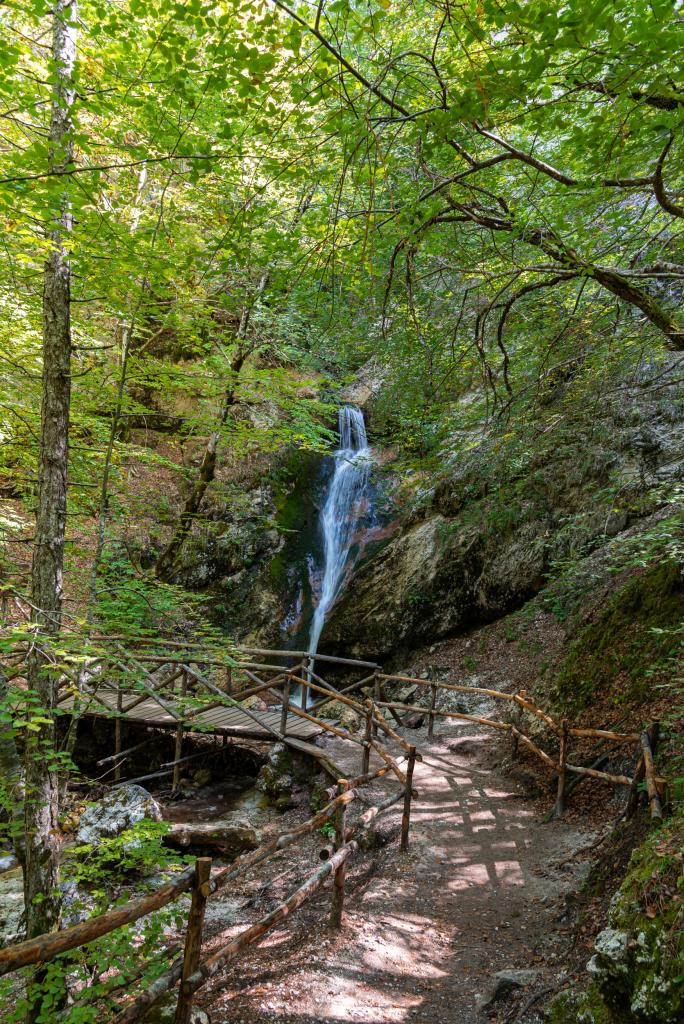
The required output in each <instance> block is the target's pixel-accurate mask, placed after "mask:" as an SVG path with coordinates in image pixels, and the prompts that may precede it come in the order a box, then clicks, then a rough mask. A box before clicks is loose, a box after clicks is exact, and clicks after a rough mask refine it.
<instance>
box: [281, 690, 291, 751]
mask: <svg viewBox="0 0 684 1024" xmlns="http://www.w3.org/2000/svg"><path fill="white" fill-rule="evenodd" d="M289 710H290V677H289V676H288V677H287V679H286V680H285V685H284V686H283V709H282V711H281V712H280V731H281V732H282V734H283V736H287V713H288V711H289Z"/></svg>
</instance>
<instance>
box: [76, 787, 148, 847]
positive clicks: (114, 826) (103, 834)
mask: <svg viewBox="0 0 684 1024" xmlns="http://www.w3.org/2000/svg"><path fill="white" fill-rule="evenodd" d="M145 819H147V820H148V821H161V820H162V813H161V808H160V807H159V804H158V803H157V801H156V800H155V799H154V797H153V796H152V795H151V794H150V793H148V792H147V790H146V789H143V787H142V786H137V785H135V784H133V783H129V784H127V785H125V786H120V787H119V788H118V789H113V790H112V791H111V793H107V795H106V796H104V797H103V798H102V799H101V800H98V801H97V802H96V803H94V804H91V805H90V807H88V808H87V809H86V810H85V811H84V813H83V814H82V815H81V820H80V822H79V826H78V832H77V833H76V841H77V842H79V843H96V842H97V841H98V840H100V839H113V838H114V837H116V836H118V835H121V833H122V832H125V831H126V829H129V828H132V826H133V825H135V824H136V822H138V821H143V820H145Z"/></svg>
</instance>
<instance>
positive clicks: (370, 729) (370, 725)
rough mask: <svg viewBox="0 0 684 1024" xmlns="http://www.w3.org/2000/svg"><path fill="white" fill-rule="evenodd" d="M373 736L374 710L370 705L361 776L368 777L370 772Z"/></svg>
mask: <svg viewBox="0 0 684 1024" xmlns="http://www.w3.org/2000/svg"><path fill="white" fill-rule="evenodd" d="M372 735H373V708H372V707H371V705H370V704H369V705H368V707H367V708H366V729H365V732H364V735H363V739H364V742H365V744H366V745H365V747H364V748H363V760H362V762H361V774H362V775H367V774H368V772H369V771H370V752H371V744H370V741H371V736H372Z"/></svg>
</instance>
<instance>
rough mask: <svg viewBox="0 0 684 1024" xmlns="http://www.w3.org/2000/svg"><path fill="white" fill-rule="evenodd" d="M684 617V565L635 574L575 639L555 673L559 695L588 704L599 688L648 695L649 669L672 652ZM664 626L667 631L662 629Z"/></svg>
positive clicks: (626, 695)
mask: <svg viewBox="0 0 684 1024" xmlns="http://www.w3.org/2000/svg"><path fill="white" fill-rule="evenodd" d="M682 620H684V580H683V578H682V573H681V570H680V567H679V566H678V565H675V564H673V563H665V564H663V565H659V566H656V567H655V568H652V569H650V570H648V571H647V572H645V573H642V574H640V575H639V576H637V577H633V578H632V579H630V580H629V581H628V583H627V584H626V585H625V586H624V587H623V588H622V589H621V590H620V591H619V592H618V593H617V594H616V595H615V596H614V597H613V598H612V599H611V600H610V602H609V604H608V606H607V608H606V609H605V611H603V612H602V613H601V614H600V615H599V617H598V618H597V619H596V620H595V621H594V622H592V623H590V624H589V625H588V626H585V627H584V629H583V630H582V632H581V633H580V635H579V637H578V638H577V640H575V642H574V643H573V644H572V645H571V647H570V650H569V652H568V654H567V656H566V658H565V661H564V662H563V664H562V666H561V669H560V671H559V673H558V676H557V678H556V687H555V689H556V694H555V695H556V697H557V698H558V699H559V700H560V702H561V703H563V704H565V705H572V706H574V707H575V708H582V707H586V706H587V705H588V704H589V703H590V702H591V700H592V699H593V697H594V695H595V693H597V692H598V691H599V690H601V691H604V692H605V690H606V689H611V690H613V691H614V693H615V697H616V700H617V701H625V702H630V701H642V700H644V699H646V697H647V696H648V695H649V691H650V688H651V682H650V680H649V678H648V675H647V672H648V670H649V669H651V668H653V667H654V666H655V665H657V664H658V663H659V662H660V661H662V660H664V659H665V658H667V657H668V656H669V655H671V654H672V653H673V651H672V646H673V642H674V641H673V637H672V634H671V633H670V632H668V631H669V630H674V629H676V628H677V627H678V626H679V625H680V624H681V622H682ZM658 630H663V632H658Z"/></svg>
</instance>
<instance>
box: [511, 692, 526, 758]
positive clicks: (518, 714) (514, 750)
mask: <svg viewBox="0 0 684 1024" xmlns="http://www.w3.org/2000/svg"><path fill="white" fill-rule="evenodd" d="M516 696H518V697H524V696H525V691H524V690H518V692H517V694H516ZM522 714H523V709H522V707H521V706H520V704H518V705H517V706H516V710H515V718H514V720H513V725H514V726H515V730H514V732H513V734H512V735H513V741H512V743H511V760H512V761H515V759H516V758H517V756H518V746H519V744H520V739H519V736H518V733H519V732H520V727H521V725H522ZM516 730H517V731H516Z"/></svg>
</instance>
